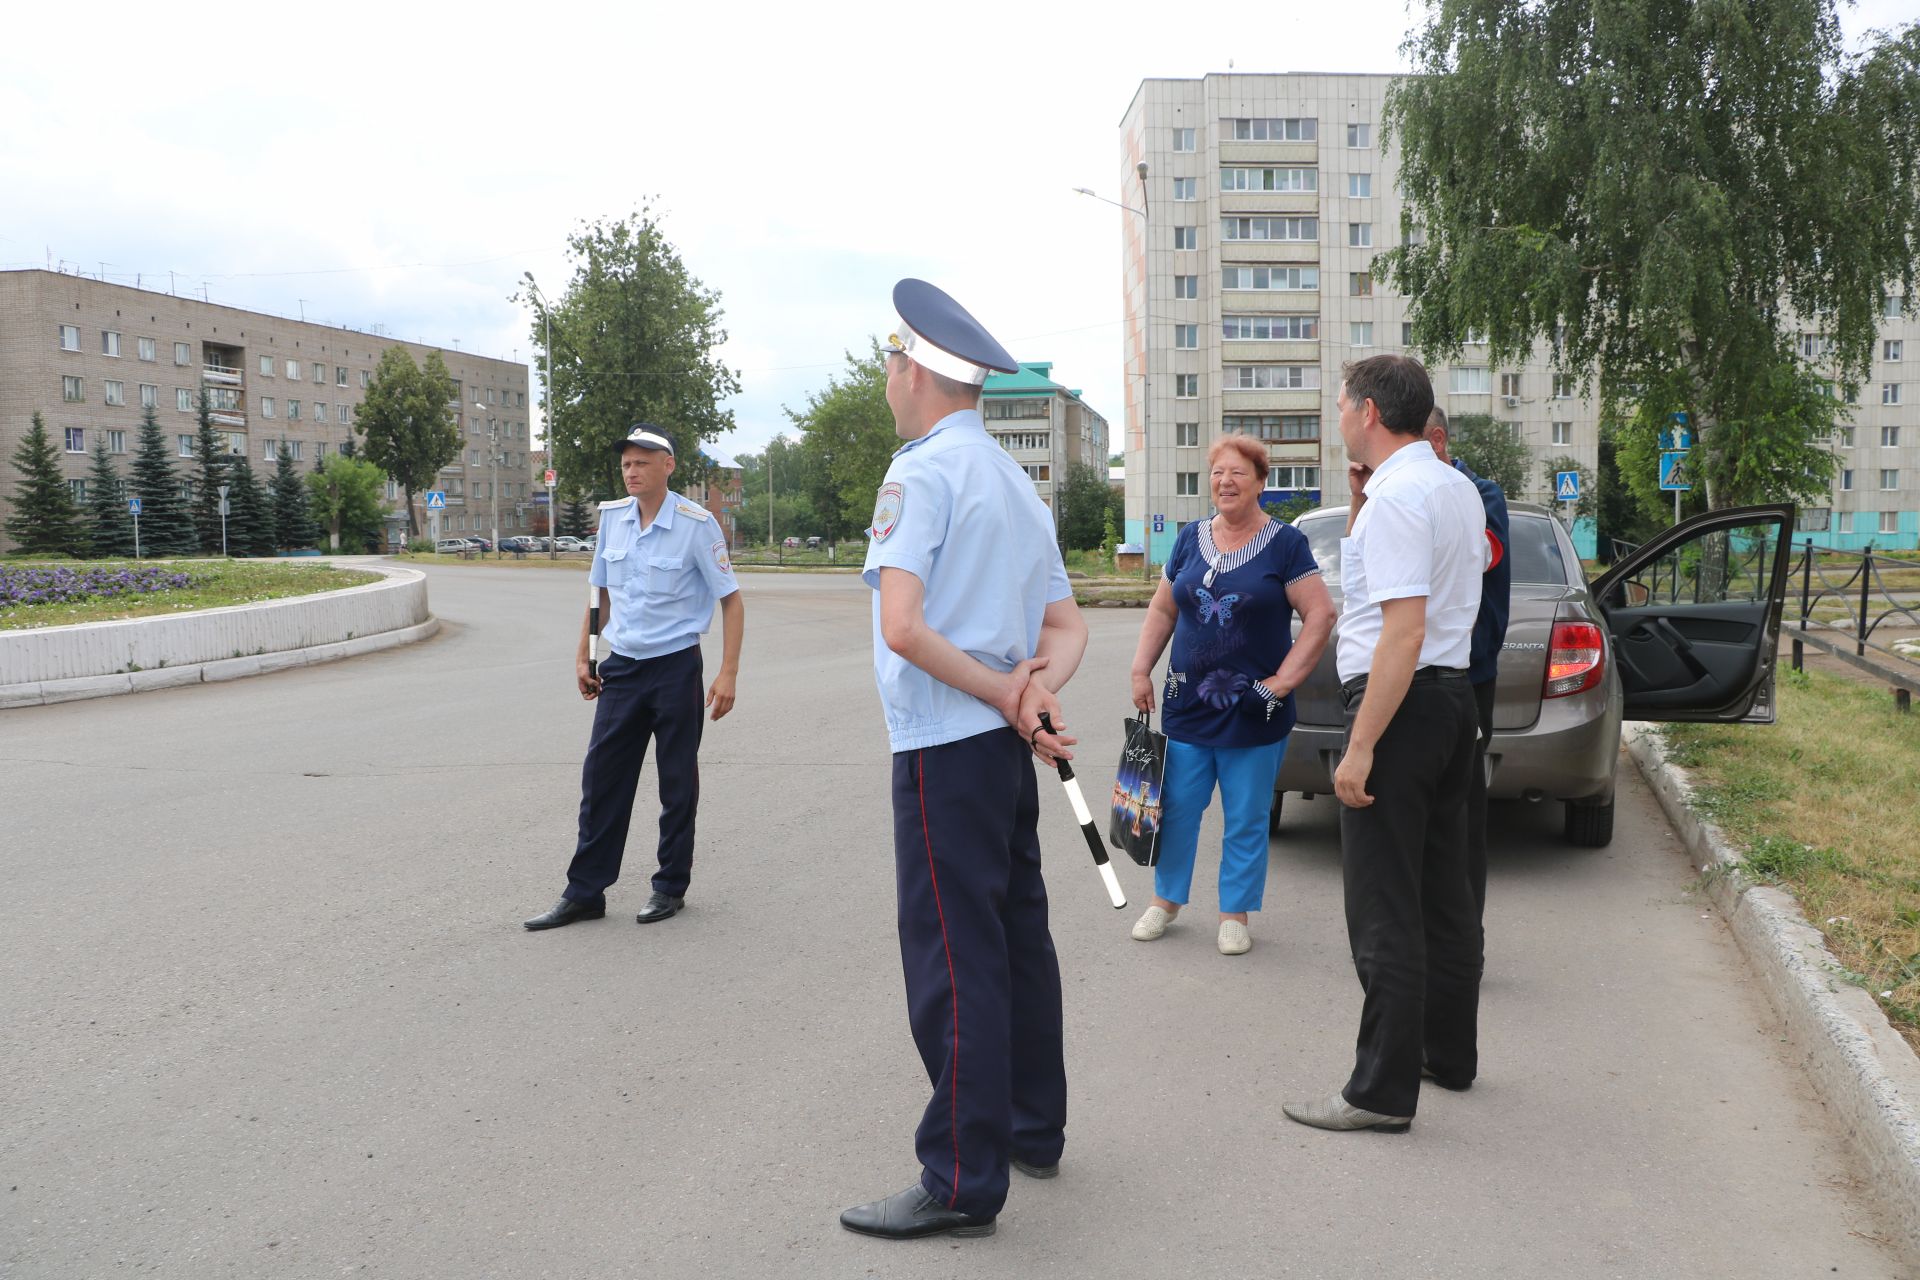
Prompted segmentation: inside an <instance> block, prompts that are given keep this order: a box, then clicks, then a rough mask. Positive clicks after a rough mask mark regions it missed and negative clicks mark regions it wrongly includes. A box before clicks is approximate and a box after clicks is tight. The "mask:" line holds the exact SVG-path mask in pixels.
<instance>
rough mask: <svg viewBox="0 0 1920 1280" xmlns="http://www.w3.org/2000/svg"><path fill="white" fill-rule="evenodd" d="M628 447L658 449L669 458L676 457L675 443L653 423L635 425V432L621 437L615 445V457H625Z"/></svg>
mask: <svg viewBox="0 0 1920 1280" xmlns="http://www.w3.org/2000/svg"><path fill="white" fill-rule="evenodd" d="M628 445H634V446H637V447H639V448H642V449H657V450H660V451H663V452H664V453H665V454H666V455H667V456H668V457H669V458H671V457H673V456H674V455H673V441H671V440H669V439H667V437H666V434H665V433H664V432H662V431H661V430H660V428H658V427H656V426H654V425H653V424H652V423H651V422H636V423H634V424H633V430H631V431H629V432H627V434H626V435H624V436H622V437H620V443H618V444H616V445H614V447H613V452H614V454H615V456H624V455H625V453H626V452H627V446H628Z"/></svg>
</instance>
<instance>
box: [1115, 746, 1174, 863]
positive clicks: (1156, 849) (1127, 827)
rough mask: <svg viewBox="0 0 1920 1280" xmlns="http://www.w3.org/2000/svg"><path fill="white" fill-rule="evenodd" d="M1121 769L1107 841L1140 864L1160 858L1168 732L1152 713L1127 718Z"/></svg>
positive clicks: (1117, 777) (1121, 753)
mask: <svg viewBox="0 0 1920 1280" xmlns="http://www.w3.org/2000/svg"><path fill="white" fill-rule="evenodd" d="M1125 728H1126V735H1127V737H1126V742H1127V745H1126V747H1125V748H1124V749H1123V750H1122V751H1121V752H1120V772H1119V774H1118V775H1117V776H1116V777H1115V778H1114V780H1113V813H1112V816H1111V817H1110V818H1109V819H1108V822H1107V843H1109V844H1111V845H1112V846H1113V847H1114V848H1116V849H1119V850H1121V851H1122V852H1124V853H1125V854H1126V855H1127V856H1128V857H1129V858H1132V859H1133V860H1134V861H1135V862H1137V863H1139V864H1140V865H1141V866H1143V867H1150V866H1152V865H1153V864H1154V863H1155V862H1158V861H1159V860H1160V784H1161V781H1162V780H1163V779H1164V778H1165V777H1166V775H1167V735H1166V734H1164V733H1160V732H1158V731H1157V730H1155V729H1154V727H1153V717H1152V715H1151V714H1149V715H1147V716H1144V717H1142V718H1139V719H1131V718H1130V719H1128V720H1127V721H1126V724H1125Z"/></svg>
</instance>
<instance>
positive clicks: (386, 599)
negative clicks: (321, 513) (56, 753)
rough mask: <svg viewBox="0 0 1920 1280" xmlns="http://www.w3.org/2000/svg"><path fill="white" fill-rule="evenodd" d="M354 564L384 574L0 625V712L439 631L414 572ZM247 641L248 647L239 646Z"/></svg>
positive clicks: (343, 654)
mask: <svg viewBox="0 0 1920 1280" xmlns="http://www.w3.org/2000/svg"><path fill="white" fill-rule="evenodd" d="M354 567H356V568H368V569H371V570H373V571H374V572H377V573H379V574H381V575H382V577H383V579H384V580H383V581H380V582H373V583H367V584H365V585H363V586H358V587H348V588H345V589H344V590H340V591H329V592H324V593H322V594H319V595H311V596H293V597H290V598H288V599H284V600H271V601H265V602H262V603H259V604H246V605H230V606H227V607H224V608H220V609H204V610H199V611H196V612H193V613H179V614H162V615H158V616H155V617H150V618H127V619H122V620H119V621H114V622H94V623H80V624H76V625H74V626H68V627H46V628H41V629H38V630H34V631H9V632H0V670H5V671H6V672H8V673H9V674H10V675H13V676H15V677H16V678H15V679H13V680H12V681H11V682H9V683H7V684H0V710H4V709H6V708H9V707H30V706H42V705H46V704H49V703H55V702H73V701H77V700H79V699H82V698H105V697H112V696H114V695H116V694H122V693H144V692H146V691H147V690H150V689H171V688H175V687H178V686H180V685H188V684H201V683H212V682H215V681H221V680H238V679H241V678H243V677H246V676H255V675H264V674H266V673H267V672H270V671H283V670H285V669H287V668H289V667H301V666H308V665H310V664H312V663H316V662H332V661H335V660H336V659H339V658H350V657H354V656H356V655H358V654H362V653H372V652H375V651H377V650H380V649H390V648H393V647H395V646H397V645H403V644H412V643H414V642H415V641H418V640H424V639H426V638H427V637H428V636H431V635H433V634H434V633H435V632H436V631H438V630H439V629H440V620H439V619H438V618H435V617H434V616H433V615H432V614H431V613H430V612H428V609H427V587H426V577H425V575H424V574H422V573H421V572H420V571H419V570H417V569H404V568H398V567H389V566H382V565H378V564H365V565H361V564H355V566H354ZM249 645H251V646H252V647H253V648H254V649H255V650H256V652H253V653H246V652H243V651H242V650H244V649H245V647H246V646H249ZM220 653H226V654H231V655H232V656H229V657H215V656H214V655H215V654H220ZM19 676H25V677H26V678H25V679H19V678H17V677H19Z"/></svg>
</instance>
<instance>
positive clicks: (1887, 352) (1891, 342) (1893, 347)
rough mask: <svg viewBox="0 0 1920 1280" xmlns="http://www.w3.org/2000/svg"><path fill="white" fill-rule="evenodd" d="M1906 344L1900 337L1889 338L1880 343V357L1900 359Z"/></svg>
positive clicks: (1883, 358)
mask: <svg viewBox="0 0 1920 1280" xmlns="http://www.w3.org/2000/svg"><path fill="white" fill-rule="evenodd" d="M1905 345H1906V344H1905V343H1904V342H1902V341H1901V340H1900V339H1899V338H1888V339H1887V340H1886V341H1885V342H1883V343H1881V344H1880V358H1881V359H1882V360H1889V361H1891V360H1898V359H1899V358H1900V353H1901V351H1902V350H1903V349H1904V347H1905Z"/></svg>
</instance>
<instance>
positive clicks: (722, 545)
mask: <svg viewBox="0 0 1920 1280" xmlns="http://www.w3.org/2000/svg"><path fill="white" fill-rule="evenodd" d="M712 550H713V562H714V563H715V564H716V565H718V566H720V572H722V573H732V572H733V557H732V556H729V555H728V554H727V540H726V539H725V538H722V539H720V540H719V541H718V542H716V543H714V544H713V547H712Z"/></svg>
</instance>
